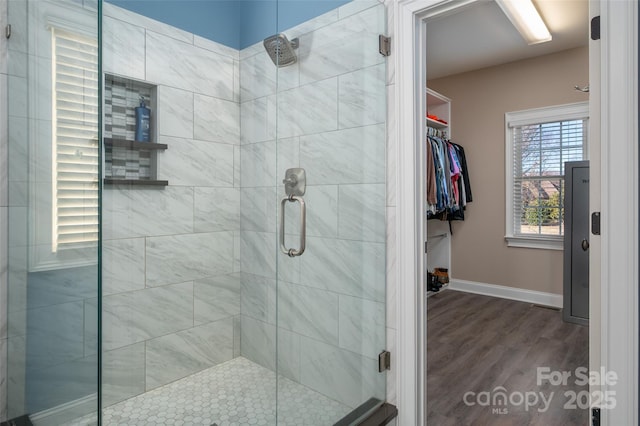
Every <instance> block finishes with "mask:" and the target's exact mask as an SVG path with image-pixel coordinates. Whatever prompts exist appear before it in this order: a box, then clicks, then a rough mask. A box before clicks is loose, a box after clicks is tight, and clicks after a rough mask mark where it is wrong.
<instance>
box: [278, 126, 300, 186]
mask: <svg viewBox="0 0 640 426" xmlns="http://www.w3.org/2000/svg"><path fill="white" fill-rule="evenodd" d="M276 151H277V156H276V159H277V162H276V164H277V171H276V175H283V177H284V171H285V170H287V169H290V168H292V167H300V138H299V137H298V136H296V137H293V138H281V139H278V141H277V149H276Z"/></svg>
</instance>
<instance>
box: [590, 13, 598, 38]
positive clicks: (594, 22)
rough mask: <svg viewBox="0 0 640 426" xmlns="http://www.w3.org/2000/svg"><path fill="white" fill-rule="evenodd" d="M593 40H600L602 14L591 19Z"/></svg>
mask: <svg viewBox="0 0 640 426" xmlns="http://www.w3.org/2000/svg"><path fill="white" fill-rule="evenodd" d="M591 40H600V16H595V17H593V18H592V19H591Z"/></svg>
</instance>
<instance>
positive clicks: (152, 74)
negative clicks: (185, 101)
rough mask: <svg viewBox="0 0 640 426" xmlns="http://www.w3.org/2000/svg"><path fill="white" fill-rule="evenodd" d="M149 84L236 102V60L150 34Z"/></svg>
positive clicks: (148, 39)
mask: <svg viewBox="0 0 640 426" xmlns="http://www.w3.org/2000/svg"><path fill="white" fill-rule="evenodd" d="M146 40H147V50H146V63H147V80H149V81H154V82H156V83H158V84H166V85H167V86H172V87H177V88H180V89H185V90H190V91H192V92H195V93H200V94H207V95H209V96H215V97H217V98H221V99H227V100H230V101H233V74H234V71H233V59H231V58H229V57H227V56H224V55H218V54H216V53H213V52H211V51H209V50H206V49H202V48H199V47H196V46H193V45H192V44H187V43H182V42H179V41H177V40H174V39H172V38H170V37H167V36H164V35H161V34H158V33H155V32H153V31H147V38H146Z"/></svg>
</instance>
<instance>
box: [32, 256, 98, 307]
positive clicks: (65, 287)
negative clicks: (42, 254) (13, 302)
mask: <svg viewBox="0 0 640 426" xmlns="http://www.w3.org/2000/svg"><path fill="white" fill-rule="evenodd" d="M98 275H99V272H98V267H97V265H91V266H81V267H76V268H66V269H51V270H48V271H42V272H30V273H29V275H28V280H29V284H28V287H27V290H28V305H27V307H28V308H29V309H34V308H40V307H45V306H51V305H57V304H61V303H67V302H77V301H81V300H84V299H88V298H92V297H96V296H97V295H98Z"/></svg>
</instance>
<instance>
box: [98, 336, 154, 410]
mask: <svg viewBox="0 0 640 426" xmlns="http://www.w3.org/2000/svg"><path fill="white" fill-rule="evenodd" d="M144 368H145V344H144V343H136V344H135V345H131V346H125V347H124V348H120V349H115V350H113V351H107V352H104V353H103V355H102V398H103V401H104V406H105V407H108V406H109V405H113V404H115V403H117V402H120V401H124V400H125V399H128V398H131V397H132V396H136V395H139V394H141V393H143V392H144V391H145V388H144V381H145V375H144Z"/></svg>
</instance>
